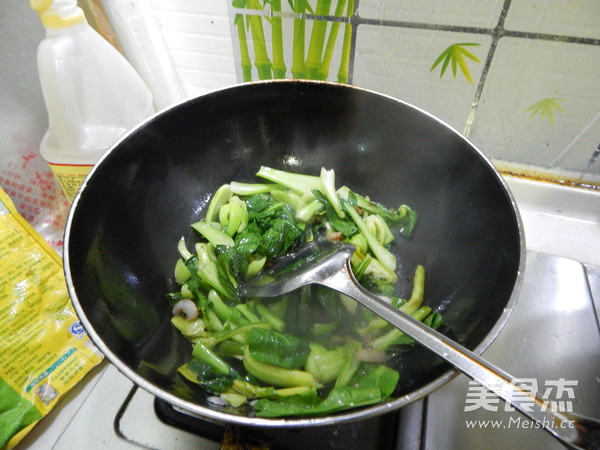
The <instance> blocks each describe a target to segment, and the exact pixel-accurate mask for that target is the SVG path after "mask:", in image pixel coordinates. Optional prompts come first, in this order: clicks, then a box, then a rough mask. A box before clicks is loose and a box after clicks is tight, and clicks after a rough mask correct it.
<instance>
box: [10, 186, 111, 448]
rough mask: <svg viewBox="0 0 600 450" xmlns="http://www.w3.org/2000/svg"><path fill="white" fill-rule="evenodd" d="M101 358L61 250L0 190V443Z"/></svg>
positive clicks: (16, 435)
mask: <svg viewBox="0 0 600 450" xmlns="http://www.w3.org/2000/svg"><path fill="white" fill-rule="evenodd" d="M102 358H103V357H102V355H101V354H100V352H99V351H98V350H97V349H96V347H94V345H93V344H92V342H91V341H90V339H89V337H88V336H87V334H86V333H85V331H84V329H83V327H82V326H81V323H80V322H79V319H78V317H77V315H76V313H75V310H74V309H73V305H72V304H71V300H70V298H69V295H68V292H67V288H66V284H65V278H64V274H63V270H62V260H61V258H60V256H59V255H58V254H57V253H56V251H54V250H53V249H52V248H51V247H50V246H49V245H48V244H47V243H46V241H45V240H44V239H43V238H42V237H41V236H40V235H39V234H38V233H37V232H36V231H35V230H34V229H33V228H32V227H31V226H30V225H29V224H28V223H27V222H26V221H25V220H24V219H23V217H21V216H20V215H19V213H18V212H17V211H16V209H15V207H14V205H13V203H12V202H11V200H10V198H9V197H8V195H6V193H5V192H4V191H3V190H2V189H0V448H2V449H10V448H12V447H14V446H15V445H16V444H17V443H18V442H19V441H20V440H21V439H22V438H23V437H24V436H25V434H27V432H29V431H30V430H31V428H32V427H33V426H34V425H35V424H36V423H37V422H38V421H39V420H40V419H42V418H43V417H44V416H46V415H47V414H48V412H49V411H50V410H51V409H52V408H53V407H54V406H55V405H56V403H57V402H58V401H59V399H60V398H61V397H62V396H64V394H66V393H67V392H68V391H69V390H70V389H71V388H73V387H74V386H75V385H76V384H77V383H78V382H79V381H80V380H81V379H82V378H83V377H84V376H85V375H86V374H87V373H88V372H89V371H90V370H91V369H92V368H93V367H94V366H96V365H97V364H99V363H100V362H101V361H102Z"/></svg>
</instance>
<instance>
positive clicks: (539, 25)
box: [505, 0, 600, 39]
mask: <svg viewBox="0 0 600 450" xmlns="http://www.w3.org/2000/svg"><path fill="white" fill-rule="evenodd" d="M505 25H506V28H507V29H509V30H518V31H528V32H534V33H548V34H558V35H561V36H579V37H584V38H595V39H598V38H600V4H599V3H598V0H512V2H511V5H510V10H509V13H508V17H507V18H506V24H505Z"/></svg>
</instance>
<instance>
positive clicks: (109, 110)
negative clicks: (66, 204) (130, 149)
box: [30, 0, 154, 200]
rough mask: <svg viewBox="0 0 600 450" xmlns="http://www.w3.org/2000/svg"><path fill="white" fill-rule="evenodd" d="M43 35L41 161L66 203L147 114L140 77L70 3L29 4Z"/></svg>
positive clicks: (148, 101) (45, 0)
mask: <svg viewBox="0 0 600 450" xmlns="http://www.w3.org/2000/svg"><path fill="white" fill-rule="evenodd" d="M30 5H31V7H32V8H33V9H34V10H35V11H37V12H38V13H39V14H40V18H41V20H42V24H43V25H44V27H45V28H46V39H44V40H43V41H42V42H41V43H40V45H39V47H38V70H39V76H40V82H41V85H42V92H43V95H44V101H45V103H46V109H47V110H48V131H47V132H46V134H45V135H44V137H43V139H42V142H41V143H40V154H41V155H42V157H43V158H44V159H45V160H46V162H47V163H48V164H49V165H50V168H51V169H52V171H53V173H54V175H55V176H56V178H57V179H58V182H59V184H60V185H61V187H62V188H63V190H64V191H65V193H66V194H67V197H69V198H70V199H71V200H72V199H73V198H74V197H75V194H76V193H77V191H78V189H79V187H80V185H81V183H82V182H83V180H84V179H85V177H86V176H87V174H88V173H89V171H90V170H91V168H92V167H93V165H94V164H95V163H96V162H97V161H98V159H99V158H100V157H101V156H102V155H103V154H104V153H105V152H106V151H107V150H108V149H109V148H110V147H111V146H112V145H113V144H114V143H115V142H116V141H117V140H118V139H119V138H120V137H121V136H122V135H124V134H125V133H126V132H127V131H128V130H130V129H131V128H133V127H134V126H136V125H137V124H139V123H140V122H141V121H143V120H144V119H145V118H147V117H148V116H150V115H151V114H153V113H154V107H153V104H152V94H151V92H150V90H149V89H148V88H147V87H146V85H145V84H144V82H143V81H142V79H141V78H140V76H139V75H138V74H137V73H136V71H135V70H134V69H133V67H132V66H131V65H130V64H129V63H128V62H127V60H126V59H125V57H123V56H122V55H121V53H119V52H118V51H117V50H116V49H115V48H114V47H113V46H112V45H111V44H110V43H108V42H107V41H106V40H105V39H104V38H103V37H102V36H100V35H99V34H98V33H97V32H96V31H95V30H94V29H93V28H92V27H91V26H90V25H89V24H88V22H87V20H86V18H85V15H84V13H83V11H82V10H81V8H79V7H78V6H77V2H76V0H30Z"/></svg>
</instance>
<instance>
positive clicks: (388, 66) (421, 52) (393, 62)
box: [354, 25, 491, 132]
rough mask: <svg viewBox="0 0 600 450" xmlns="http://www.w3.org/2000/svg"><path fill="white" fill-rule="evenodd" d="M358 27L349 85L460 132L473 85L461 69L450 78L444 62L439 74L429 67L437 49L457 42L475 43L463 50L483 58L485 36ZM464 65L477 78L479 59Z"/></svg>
mask: <svg viewBox="0 0 600 450" xmlns="http://www.w3.org/2000/svg"><path fill="white" fill-rule="evenodd" d="M359 30H360V31H359V33H358V36H357V42H356V61H355V71H354V82H355V84H357V85H359V86H363V87H367V88H370V89H374V90H377V91H380V92H384V93H386V94H389V95H392V96H394V97H396V98H399V99H401V100H404V101H407V102H409V103H411V104H413V105H415V106H418V107H420V108H422V109H424V110H426V111H428V112H430V113H432V114H434V115H436V116H438V117H440V118H441V119H443V120H444V121H445V122H447V123H448V124H449V125H451V126H453V127H454V128H456V129H457V130H459V131H461V132H462V131H463V129H464V127H465V124H466V122H467V118H468V116H469V113H470V110H471V103H472V99H473V96H474V95H475V90H476V89H477V85H476V84H475V83H470V82H469V81H468V80H467V79H466V78H465V77H464V76H463V75H462V74H461V73H457V77H456V79H455V78H454V77H453V75H452V69H451V68H450V67H448V68H447V69H446V72H445V73H444V75H443V76H442V77H440V73H441V72H440V66H438V67H437V68H435V69H434V70H433V71H430V68H431V66H432V64H433V63H434V62H435V60H436V59H437V57H438V55H439V54H440V53H442V51H444V50H445V49H446V48H447V47H448V46H449V45H451V44H454V43H457V42H474V43H478V44H480V47H469V51H470V52H472V53H473V54H474V55H476V56H478V57H479V58H480V59H485V55H486V54H487V52H488V49H489V46H490V43H491V38H490V37H489V36H485V35H468V34H466V33H456V32H447V33H434V32H431V31H429V30H419V29H408V28H393V27H386V28H382V27H379V26H375V25H360V26H359ZM467 65H468V66H469V68H470V69H469V70H470V74H471V77H472V79H473V80H475V81H476V80H478V79H479V77H480V75H481V70H482V68H483V66H482V64H477V63H475V62H473V61H468V62H467Z"/></svg>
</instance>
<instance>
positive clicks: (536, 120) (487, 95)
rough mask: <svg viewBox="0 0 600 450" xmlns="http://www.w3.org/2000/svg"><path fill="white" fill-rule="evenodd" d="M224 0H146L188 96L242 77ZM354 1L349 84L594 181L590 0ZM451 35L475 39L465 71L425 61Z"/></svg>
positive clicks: (482, 141) (596, 103)
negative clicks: (545, 110)
mask: <svg viewBox="0 0 600 450" xmlns="http://www.w3.org/2000/svg"><path fill="white" fill-rule="evenodd" d="M229 1H230V0H202V1H198V0H150V2H151V4H152V5H153V7H154V9H155V13H156V17H157V20H158V21H159V25H160V28H161V30H162V32H163V35H164V40H165V42H166V44H167V47H168V48H169V51H170V53H171V57H172V59H173V62H174V65H175V68H176V71H177V73H178V74H179V76H180V78H181V80H182V83H183V86H184V89H185V91H186V93H187V95H189V96H195V95H198V94H201V93H203V92H206V91H208V90H212V89H216V88H219V87H222V86H228V85H231V84H234V83H236V82H237V81H238V80H241V77H239V78H238V77H236V70H237V66H236V64H237V63H236V61H235V60H236V58H235V55H236V51H237V45H238V42H237V38H236V34H235V33H234V34H233V36H232V33H231V22H230V18H229V17H228V2H229ZM356 1H357V4H358V13H357V16H356V17H355V20H356V21H357V23H358V26H356V28H355V31H356V40H355V49H354V57H355V59H354V71H353V79H352V82H353V83H354V84H356V85H360V86H363V87H367V88H370V89H374V90H377V91H380V92H383V93H386V94H389V95H393V96H395V97H398V98H401V99H403V100H405V101H408V102H409V103H413V104H415V105H416V106H419V107H421V108H423V109H425V110H427V111H429V112H431V113H433V114H434V115H436V116H438V117H440V118H441V119H442V120H444V121H446V122H448V123H449V124H450V125H451V126H453V127H454V128H456V129H457V130H458V131H461V132H465V133H466V134H467V135H468V136H469V137H470V138H471V139H472V140H473V141H474V142H475V143H476V144H477V145H478V146H480V147H481V148H482V149H483V150H484V151H485V152H486V153H488V154H489V155H490V156H492V157H493V158H495V159H497V160H502V161H504V162H506V161H508V162H509V163H510V162H514V163H515V164H519V165H520V164H525V165H533V166H534V167H538V166H539V167H541V168H542V169H543V170H544V171H549V172H550V173H560V174H561V175H560V176H561V177H565V176H568V177H570V178H580V177H583V180H584V181H591V182H596V183H599V184H600V157H597V155H598V153H600V149H599V146H600V76H599V74H600V26H599V24H600V1H598V0H469V1H467V0H452V1H449V0H356ZM286 3H287V2H283V4H284V8H285V7H286ZM334 3H335V2H334ZM311 4H313V5H314V0H313V1H312V2H311ZM503 9H504V10H505V11H506V14H505V15H503ZM285 22H286V19H284V23H285ZM287 22H290V21H289V20H287ZM502 25H503V26H502ZM265 27H268V25H265ZM284 27H285V28H287V29H289V28H291V26H290V24H289V23H287V24H284ZM267 30H268V28H267ZM267 36H268V32H267ZM267 39H268V38H267ZM286 39H287V43H286V46H287V47H288V48H290V45H291V44H290V43H289V40H290V38H289V35H287V36H286ZM338 40H339V41H340V42H341V34H340V37H338ZM461 42H475V43H478V44H480V46H478V47H468V48H467V49H468V50H470V51H471V52H472V53H473V54H475V55H476V56H477V57H478V58H479V59H480V62H475V61H471V60H468V59H467V60H466V62H467V64H468V67H469V70H470V72H471V75H472V79H473V83H470V82H469V81H468V80H467V79H466V78H465V77H464V76H463V75H462V74H461V73H460V71H459V72H458V73H457V75H456V77H454V76H453V75H452V70H451V68H450V67H449V68H448V69H447V72H446V73H445V74H444V76H443V77H441V78H440V72H439V70H440V67H439V66H438V68H437V69H435V70H434V71H430V68H431V65H432V64H433V62H434V61H435V59H436V58H437V56H438V55H439V54H440V53H441V52H442V51H443V50H444V49H445V48H447V47H448V46H449V45H451V44H456V43H461ZM488 55H489V56H488ZM288 57H289V55H288ZM336 57H337V58H339V49H338V55H337V56H336ZM486 62H487V63H486ZM336 64H337V61H334V63H333V64H332V70H331V73H332V74H331V76H330V78H329V79H330V80H335V79H336V77H335V72H336V71H337V65H336ZM290 65H291V63H290V61H289V60H288V67H290ZM552 97H555V98H560V99H564V100H558V101H557V103H558V105H559V107H560V108H562V109H556V110H555V111H554V114H553V121H550V120H549V118H548V117H542V116H541V115H540V114H538V115H535V116H533V117H531V114H530V112H526V110H527V109H528V108H529V107H530V106H531V105H533V104H534V103H536V102H539V101H540V100H543V99H547V98H552ZM594 155H596V157H597V159H594ZM565 173H566V174H567V175H565Z"/></svg>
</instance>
